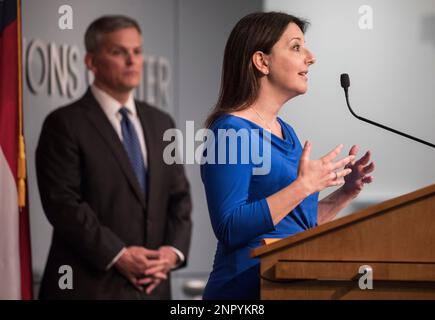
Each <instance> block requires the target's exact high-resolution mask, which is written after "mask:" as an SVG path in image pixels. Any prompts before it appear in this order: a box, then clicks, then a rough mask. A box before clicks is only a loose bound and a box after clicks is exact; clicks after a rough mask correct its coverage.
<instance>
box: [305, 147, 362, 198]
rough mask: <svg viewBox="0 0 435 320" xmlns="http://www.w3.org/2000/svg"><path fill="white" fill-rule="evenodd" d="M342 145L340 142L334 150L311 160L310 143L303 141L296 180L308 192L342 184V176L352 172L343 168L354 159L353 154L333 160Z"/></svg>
mask: <svg viewBox="0 0 435 320" xmlns="http://www.w3.org/2000/svg"><path fill="white" fill-rule="evenodd" d="M342 149H343V145H342V144H340V145H339V146H337V147H336V148H335V149H334V150H332V151H330V152H329V153H328V154H326V155H325V156H323V157H321V158H320V159H318V160H311V159H310V153H311V143H310V142H309V141H307V142H305V145H304V149H303V151H302V156H301V159H300V162H299V168H298V180H299V181H300V182H301V183H302V184H303V185H304V186H305V188H307V190H308V191H309V194H311V193H314V192H319V191H321V190H323V189H325V188H328V187H333V186H338V185H342V184H343V183H344V182H345V181H344V177H345V176H347V175H348V174H349V173H351V172H352V169H350V168H344V169H341V168H343V167H344V166H346V165H348V164H349V163H351V162H352V161H353V160H354V159H355V155H349V156H347V157H345V158H343V159H341V160H338V161H336V162H334V159H335V158H336V157H337V156H338V155H339V154H340V152H341V150H342Z"/></svg>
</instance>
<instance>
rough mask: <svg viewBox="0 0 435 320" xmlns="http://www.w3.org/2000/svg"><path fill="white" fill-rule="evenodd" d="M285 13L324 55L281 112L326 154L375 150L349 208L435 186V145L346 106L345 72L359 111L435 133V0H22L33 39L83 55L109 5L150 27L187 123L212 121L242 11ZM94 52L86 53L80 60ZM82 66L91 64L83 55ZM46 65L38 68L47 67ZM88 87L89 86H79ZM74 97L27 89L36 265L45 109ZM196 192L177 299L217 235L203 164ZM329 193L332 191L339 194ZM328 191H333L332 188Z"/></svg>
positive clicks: (207, 260) (419, 132) (41, 235)
mask: <svg viewBox="0 0 435 320" xmlns="http://www.w3.org/2000/svg"><path fill="white" fill-rule="evenodd" d="M62 4H69V5H71V6H72V8H73V10H74V30H71V31H68V30H64V31H62V30H60V29H59V28H58V26H57V22H58V17H59V14H58V12H57V10H58V7H59V6H60V5H62ZM364 4H368V5H371V6H372V7H373V9H374V29H373V30H371V31H363V30H360V29H359V28H358V19H359V15H358V8H359V6H361V5H364ZM263 7H264V8H265V10H282V11H286V12H289V13H294V14H297V15H301V16H303V17H306V18H309V19H310V20H311V22H312V26H311V28H310V29H309V31H308V33H307V35H306V39H307V45H308V46H309V47H310V49H312V51H313V52H314V53H315V55H316V57H317V63H316V65H314V66H313V67H312V68H311V71H310V74H309V76H310V80H309V85H310V88H309V91H308V93H307V94H306V95H304V96H301V97H298V98H296V99H294V100H293V101H291V102H289V103H288V104H287V105H286V106H285V108H283V110H282V113H281V116H282V118H284V119H285V120H286V121H288V122H289V123H291V124H292V125H293V126H294V128H295V129H296V131H297V133H298V135H299V137H300V139H301V140H305V139H310V140H311V141H312V142H313V144H314V152H313V157H319V156H321V155H323V154H324V153H326V152H327V151H329V150H330V149H332V148H333V147H334V146H335V145H336V144H338V143H344V144H345V145H346V147H348V148H349V147H350V146H351V145H352V144H354V143H357V144H360V145H361V146H362V149H364V150H366V149H370V150H372V152H373V155H374V160H375V161H376V164H377V170H376V173H375V183H373V184H372V185H370V186H369V187H367V188H366V190H365V191H364V192H363V194H362V195H361V197H360V198H359V200H358V201H355V203H354V205H352V206H351V207H349V208H348V209H346V210H344V211H343V213H342V214H348V213H349V212H352V211H354V210H356V209H357V208H361V207H364V206H367V205H369V204H371V203H375V202H379V201H382V200H384V199H387V198H391V197H394V196H397V195H400V194H403V193H406V192H410V191H412V190H415V189H417V188H421V187H423V186H426V185H429V184H432V183H434V181H435V169H434V165H433V164H434V163H435V153H434V151H433V150H431V149H429V148H428V147H425V146H423V145H420V144H418V143H415V142H413V141H408V140H405V139H404V138H402V137H399V136H396V135H393V134H391V133H388V132H384V131H382V130H381V129H378V128H375V127H371V126H369V125H368V124H365V123H361V122H359V121H358V120H356V119H354V118H353V117H352V116H351V115H350V114H349V113H348V111H347V109H346V105H345V101H344V97H343V93H342V89H341V88H340V86H339V82H338V78H339V75H340V73H342V72H348V73H349V74H350V75H351V88H350V94H351V103H352V105H353V106H354V109H355V111H356V112H357V113H359V114H361V115H362V116H365V117H367V118H370V119H373V120H375V121H378V122H382V123H385V124H387V125H390V126H392V127H395V128H397V129H400V130H403V131H406V132H408V133H410V134H413V135H416V136H418V137H420V138H423V139H426V140H429V141H432V142H433V141H435V129H434V128H435V126H434V119H435V108H434V105H433V104H434V101H435V99H434V98H435V96H434V95H435V91H434V90H433V83H434V80H435V72H434V71H435V59H434V58H435V22H434V21H435V3H434V2H433V1H429V0H427V1H423V0H418V1H392V0H383V1H369V2H367V1H364V2H361V1H356V0H346V1H344V0H343V1H337V0H330V1H314V0H303V1H302V0H292V1H284V0H283V1H277V0H266V1H261V0H237V1H231V0H220V1H212V0H163V1H153V0H149V1H144V0H142V1H140V0H124V1H122V2H121V1H117V0H93V1H85V0H74V1H57V0H38V1H31V0H23V33H24V37H25V38H26V39H27V41H30V40H32V39H36V38H37V39H40V40H42V41H43V42H45V43H48V42H51V41H54V42H56V43H58V44H61V43H66V44H70V45H77V46H79V48H80V52H81V53H84V48H83V44H82V43H83V34H84V31H85V29H86V27H87V26H88V24H89V23H90V22H91V21H92V20H93V19H95V18H96V17H97V16H100V15H103V14H106V13H122V14H126V15H129V16H132V17H133V18H135V19H137V20H138V21H139V23H140V25H141V27H142V30H143V35H144V52H145V54H146V55H147V54H148V55H156V56H163V57H165V58H167V59H168V61H169V63H170V65H171V71H172V77H171V84H170V100H169V104H168V106H167V107H166V108H165V109H166V110H167V111H168V112H170V113H172V114H173V116H174V117H175V119H176V121H177V124H178V127H179V128H181V129H183V128H184V126H185V121H187V120H194V121H195V126H196V128H199V127H201V125H202V123H203V121H204V120H205V117H206V115H207V113H208V112H209V111H210V108H211V107H212V105H213V104H214V103H215V101H216V98H217V95H218V90H219V82H220V72H221V63H222V54H223V50H224V46H225V42H226V39H227V37H228V35H229V32H230V30H231V28H232V27H233V26H234V24H235V23H236V22H237V20H238V19H239V18H241V17H242V16H243V15H245V14H247V13H249V12H253V11H258V10H262V8H263ZM81 58H83V57H81ZM78 65H79V66H80V70H79V72H80V74H83V73H84V67H83V65H82V64H81V63H78ZM38 67H39V66H38V65H37V64H36V63H35V65H34V66H33V68H35V70H37V69H38ZM84 90H85V83H82V86H81V91H80V93H83V91H84ZM69 100H70V99H69V98H66V97H60V96H59V94H57V93H55V94H54V95H52V96H49V95H48V94H47V92H45V93H42V94H40V95H38V96H35V95H34V94H32V93H31V92H30V91H29V89H28V87H27V86H26V85H25V86H24V110H25V135H26V142H27V157H28V159H27V160H28V171H29V190H30V199H29V200H30V219H31V240H32V258H33V267H34V270H35V272H36V273H40V272H42V270H43V267H44V265H45V260H46V257H47V252H48V246H49V243H50V237H51V227H50V225H49V224H48V222H47V220H46V218H45V216H44V214H43V212H42V209H41V205H40V200H39V194H38V191H37V187H36V179H35V169H34V151H35V148H36V143H37V139H38V136H39V132H40V128H41V124H42V121H43V119H44V118H45V116H46V114H47V113H48V112H50V111H51V110H53V109H55V108H57V107H58V106H60V105H63V104H65V103H67V102H68V101H69ZM186 172H187V175H188V177H189V180H190V182H191V186H192V196H193V201H194V211H193V221H194V229H193V230H194V231H193V238H192V246H191V255H190V260H189V265H188V267H187V268H185V269H183V270H180V271H178V272H176V273H175V274H174V276H175V277H174V297H175V298H184V297H186V296H185V295H184V294H183V293H182V292H181V289H180V288H181V287H182V286H183V284H184V283H185V282H186V281H188V280H191V279H205V278H206V277H207V275H208V272H209V271H210V268H211V265H212V260H213V255H214V250H215V246H216V241H215V238H214V235H213V233H212V230H211V227H210V222H209V217H208V210H207V205H206V202H205V197H204V190H203V186H202V182H201V180H200V176H199V168H198V166H197V165H187V166H186ZM328 192H329V191H328ZM326 193H327V192H325V193H324V194H326Z"/></svg>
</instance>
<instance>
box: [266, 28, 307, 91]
mask: <svg viewBox="0 0 435 320" xmlns="http://www.w3.org/2000/svg"><path fill="white" fill-rule="evenodd" d="M266 60H267V62H268V67H269V74H268V75H267V77H268V80H269V82H270V84H271V85H272V86H273V87H274V88H276V89H277V90H278V92H282V93H284V94H285V95H288V96H289V97H290V98H291V97H294V96H297V95H300V94H304V93H305V92H306V91H307V87H308V67H309V66H310V65H311V64H313V63H314V61H315V60H314V56H313V54H312V53H311V52H310V51H309V50H308V49H307V48H306V47H305V40H304V34H303V33H302V30H301V29H300V28H299V27H298V26H297V25H296V24H295V23H290V24H289V25H288V26H287V28H286V30H285V31H284V33H283V34H282V36H281V38H280V39H279V40H278V42H277V43H275V45H274V46H273V48H272V50H271V53H270V54H269V55H267V56H266Z"/></svg>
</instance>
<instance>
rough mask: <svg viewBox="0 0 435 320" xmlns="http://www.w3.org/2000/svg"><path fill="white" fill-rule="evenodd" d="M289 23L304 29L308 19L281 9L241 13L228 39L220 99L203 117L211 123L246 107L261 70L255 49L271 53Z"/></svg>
mask: <svg viewBox="0 0 435 320" xmlns="http://www.w3.org/2000/svg"><path fill="white" fill-rule="evenodd" d="M290 23H295V24H296V25H297V26H298V27H299V28H300V29H301V30H302V32H303V33H305V31H306V29H307V27H308V22H307V21H306V20H303V19H301V18H298V17H295V16H292V15H289V14H286V13H283V12H256V13H251V14H249V15H247V16H245V17H243V18H242V19H241V20H240V21H239V22H238V23H237V24H236V25H235V26H234V28H233V30H232V31H231V34H230V36H229V38H228V40H227V44H226V46H225V53H224V61H223V65H222V78H221V89H220V93H219V99H218V101H217V103H216V106H215V107H214V109H213V111H212V112H211V114H210V115H209V116H208V118H207V120H206V127H210V126H211V125H212V124H213V122H214V121H215V120H216V119H217V118H219V117H220V116H221V115H223V114H226V113H230V112H233V111H239V110H243V109H246V108H248V107H249V106H250V105H251V104H252V103H253V102H254V101H255V99H256V98H257V95H258V90H259V78H260V76H261V74H260V73H259V72H258V71H257V69H256V68H255V67H254V65H253V63H252V56H253V54H254V53H255V52H257V51H262V52H264V53H265V54H270V52H271V50H272V47H273V46H274V45H275V43H276V42H278V40H279V39H280V37H281V35H282V34H283V33H284V31H285V29H286V28H287V26H288V25H289V24H290Z"/></svg>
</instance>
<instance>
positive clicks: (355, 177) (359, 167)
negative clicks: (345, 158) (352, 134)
mask: <svg viewBox="0 0 435 320" xmlns="http://www.w3.org/2000/svg"><path fill="white" fill-rule="evenodd" d="M358 150H359V146H357V145H354V146H352V148H351V149H350V151H349V155H353V156H356V154H357V153H358ZM370 157H371V153H370V150H369V151H367V152H366V153H365V155H364V156H362V157H361V158H360V159H359V160H357V161H353V162H351V163H349V164H348V165H346V168H349V169H352V173H351V174H349V175H348V176H346V177H345V178H344V181H345V183H344V185H343V186H342V187H341V190H342V191H343V192H344V193H346V194H348V195H349V196H351V197H352V198H355V197H356V196H358V194H359V193H360V192H361V191H362V189H363V188H364V184H366V183H371V182H373V176H370V175H368V174H369V173H371V172H373V171H374V170H375V163H374V162H371V163H370V164H368V165H367V163H369V161H370Z"/></svg>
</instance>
